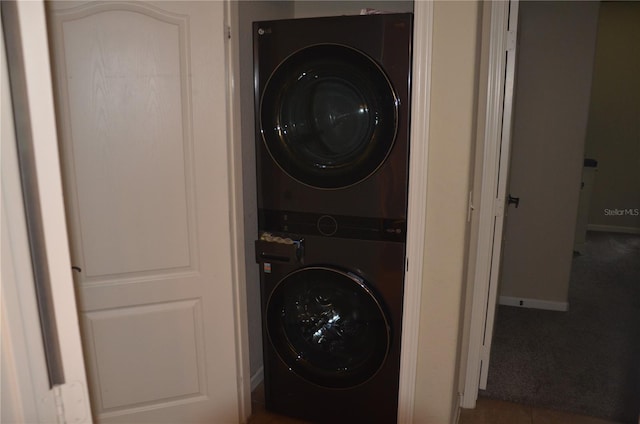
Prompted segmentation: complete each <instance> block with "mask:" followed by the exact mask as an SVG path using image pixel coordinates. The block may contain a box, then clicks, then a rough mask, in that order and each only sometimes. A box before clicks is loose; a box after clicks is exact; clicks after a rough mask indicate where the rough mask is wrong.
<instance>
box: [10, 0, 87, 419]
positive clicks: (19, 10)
mask: <svg viewBox="0 0 640 424" xmlns="http://www.w3.org/2000/svg"><path fill="white" fill-rule="evenodd" d="M13 6H14V7H15V10H14V12H15V17H14V16H12V17H10V18H9V19H14V21H13V22H12V27H13V29H12V30H11V31H12V38H13V43H10V40H8V39H7V40H6V42H7V51H9V50H12V52H13V54H12V55H11V56H12V57H13V58H14V59H16V62H15V63H12V69H11V71H12V72H15V74H13V75H12V78H11V79H12V84H14V83H16V81H18V83H17V84H16V85H14V86H13V87H14V88H16V90H15V91H14V90H12V95H13V99H12V100H13V104H12V105H11V106H10V109H15V111H16V115H17V114H20V115H21V116H19V119H16V120H15V122H16V123H17V125H16V129H15V130H16V131H15V135H16V138H19V140H18V143H20V144H21V145H22V146H25V145H26V146H29V147H28V149H30V152H31V154H30V155H24V156H22V157H23V158H25V157H26V156H30V163H32V164H33V165H34V166H33V168H34V172H33V173H32V174H31V173H30V174H29V176H28V177H29V180H30V181H31V182H34V184H29V187H28V188H29V189H30V191H29V194H30V198H31V199H32V200H33V201H34V202H37V203H38V205H39V211H38V210H37V209H35V210H33V212H34V213H33V214H32V215H31V216H30V218H29V219H30V222H31V224H32V226H33V225H37V226H38V227H40V230H41V231H37V232H36V233H38V235H39V236H40V237H36V238H34V239H33V240H36V239H37V241H38V245H39V246H41V247H42V250H43V251H45V252H46V258H43V259H42V260H41V261H39V262H38V264H36V266H37V267H38V269H39V270H40V274H39V275H44V274H46V275H47V276H48V278H44V279H42V280H41V283H42V282H44V283H43V287H45V288H48V289H47V290H46V291H47V292H48V294H49V296H47V297H48V300H49V301H50V305H52V309H51V310H50V311H51V312H52V313H51V314H50V315H48V318H47V320H51V321H53V322H55V326H54V327H57V331H52V332H51V333H50V334H51V338H50V339H49V340H50V341H51V342H52V344H50V345H49V346H55V347H54V348H53V350H50V352H53V351H58V353H59V361H53V362H51V361H50V364H52V365H53V364H55V363H58V364H59V365H60V364H61V365H62V370H58V371H56V372H52V369H51V368H49V370H48V372H47V366H46V365H45V361H46V359H45V356H46V355H45V349H44V345H43V342H42V337H40V334H41V328H39V327H40V326H39V325H38V324H37V323H38V318H37V317H38V308H37V306H36V300H35V289H34V281H33V278H32V273H31V271H32V269H35V267H34V266H32V260H31V254H30V252H29V247H28V246H29V241H28V240H27V237H26V226H27V222H26V221H25V216H24V212H23V208H22V206H23V201H22V196H23V188H22V187H20V183H19V181H20V177H19V176H18V175H17V171H15V172H13V170H12V169H11V168H15V169H17V151H16V145H15V141H14V140H13V137H12V136H13V134H8V133H6V132H5V131H9V130H13V129H14V128H13V125H12V124H13V122H11V121H9V122H5V124H7V125H6V127H7V128H6V129H5V128H4V127H3V140H2V143H3V148H2V154H3V156H4V155H5V154H7V155H9V156H11V157H10V158H5V157H3V158H2V159H3V165H6V164H9V167H8V168H9V169H5V167H3V169H2V197H3V199H2V202H3V204H2V213H3V216H2V218H3V234H2V236H3V239H4V240H3V247H6V246H10V251H9V252H5V251H3V252H2V253H3V255H2V256H3V262H4V259H8V260H9V263H3V267H2V268H3V275H2V276H3V281H2V285H3V289H4V288H9V290H7V292H5V293H4V295H9V300H6V299H5V298H3V299H2V303H3V305H2V309H3V310H2V312H3V317H2V324H3V331H2V333H3V334H2V336H3V340H2V345H3V346H2V353H3V365H6V366H8V368H9V369H8V370H5V371H6V372H7V374H8V377H5V375H4V374H5V373H3V389H4V388H5V384H4V383H5V382H8V388H9V393H5V392H3V393H2V395H3V403H4V402H5V401H8V402H7V403H6V404H5V405H3V407H5V408H7V410H10V411H11V414H9V415H8V416H5V415H4V412H3V418H6V419H14V418H15V419H16V420H20V419H21V418H24V419H25V420H27V421H29V420H31V419H32V418H35V417H36V416H37V419H38V420H39V421H48V420H51V421H53V420H55V421H58V422H63V421H64V422H77V423H90V422H91V411H90V406H89V396H88V390H87V380H86V375H85V369H84V359H83V356H82V346H81V342H80V329H79V325H78V316H77V313H76V302H75V292H74V286H73V278H72V276H71V263H70V258H69V249H68V245H69V244H68V238H67V231H66V221H65V214H64V201H63V195H62V181H61V178H60V165H59V160H58V145H57V136H56V120H55V111H54V107H53V90H52V84H51V73H50V69H51V67H50V63H49V49H48V40H47V32H46V23H45V9H44V3H43V1H42V0H40V1H30V2H16V3H15V4H14V5H13ZM12 13H13V12H12ZM3 30H4V29H3ZM4 41H5V40H3V44H4ZM4 53H5V52H4V49H3V51H2V54H3V57H2V61H3V62H4V59H5V56H4ZM3 66H4V64H3ZM4 78H5V76H4V73H3V79H4ZM4 85H5V84H4V81H3V89H6V87H4ZM3 94H5V93H3ZM3 100H4V99H3ZM4 106H6V105H3V107H4ZM5 112H7V111H5V110H4V109H3V117H6V115H5ZM16 117H17V116H16ZM5 137H6V138H5ZM5 160H6V162H5ZM5 224H6V228H5ZM4 230H8V233H9V234H5V232H4ZM7 236H8V237H7ZM34 245H35V244H34ZM32 248H33V246H32ZM5 254H6V256H5ZM5 265H6V268H9V270H10V271H11V272H8V273H5ZM6 277H8V278H6ZM5 278H6V280H5ZM47 282H48V284H47ZM8 302H11V304H8ZM5 307H6V308H5ZM5 319H6V321H5ZM21 329H22V330H24V329H28V330H30V331H29V332H28V333H23V332H20V330H21ZM50 330H51V328H50ZM42 331H44V329H43V330H42ZM5 336H7V337H8V339H5ZM56 336H57V337H56ZM56 345H57V346H56ZM18 355H20V356H18ZM47 374H49V378H47ZM27 376H28V377H29V379H25V378H24V377H27ZM5 378H6V380H5ZM34 404H35V405H36V411H34V410H33V406H34Z"/></svg>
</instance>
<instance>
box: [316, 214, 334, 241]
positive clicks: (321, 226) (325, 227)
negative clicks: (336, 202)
mask: <svg viewBox="0 0 640 424" xmlns="http://www.w3.org/2000/svg"><path fill="white" fill-rule="evenodd" d="M317 226H318V232H319V233H320V234H322V235H323V236H327V237H329V236H332V235H334V234H335V233H336V232H337V231H338V222H337V221H336V219H335V218H334V217H332V216H330V215H322V216H321V217H320V218H318V224H317Z"/></svg>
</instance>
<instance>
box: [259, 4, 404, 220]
mask: <svg viewBox="0 0 640 424" xmlns="http://www.w3.org/2000/svg"><path fill="white" fill-rule="evenodd" d="M253 31H254V82H255V100H256V104H255V111H256V149H257V150H256V162H257V183H258V187H257V189H258V208H259V210H260V213H261V216H263V215H262V213H263V212H264V213H267V214H274V213H275V214H276V215H277V214H281V213H284V212H293V213H297V214H302V215H303V214H305V213H313V214H320V215H321V216H322V215H329V216H332V217H366V218H374V219H390V220H405V219H406V209H407V181H408V153H409V152H408V150H409V149H408V146H409V145H408V128H409V106H410V102H409V92H410V90H409V83H410V68H411V39H412V15H411V14H386V15H371V16H339V17H327V18H309V19H290V20H281V21H266V22H256V23H254V26H253ZM334 219H338V218H334ZM261 224H262V222H261Z"/></svg>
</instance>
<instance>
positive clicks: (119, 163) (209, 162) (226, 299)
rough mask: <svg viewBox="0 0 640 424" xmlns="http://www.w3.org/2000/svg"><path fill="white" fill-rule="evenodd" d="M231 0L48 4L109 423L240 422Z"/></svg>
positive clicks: (92, 368)
mask: <svg viewBox="0 0 640 424" xmlns="http://www.w3.org/2000/svg"><path fill="white" fill-rule="evenodd" d="M224 8H225V4H224V3H223V2H169V1H159V2H139V1H136V2H113V1H106V2H88V3H69V2H52V3H49V10H48V22H49V27H50V36H51V43H52V55H53V62H54V65H53V67H54V85H55V86H56V94H57V99H56V103H57V110H58V121H59V132H60V139H61V156H62V162H63V173H64V183H65V195H66V206H67V214H68V221H69V224H70V233H71V234H70V235H71V245H72V248H71V250H72V264H73V266H74V267H76V268H74V269H75V272H74V274H75V281H76V285H77V291H78V296H79V299H80V309H81V311H80V317H81V323H82V331H83V339H84V349H85V356H86V360H87V364H88V371H89V380H90V387H91V390H90V391H91V396H92V406H93V410H94V414H95V416H96V418H97V420H98V421H99V422H103V423H106V422H127V423H131V422H154V423H159V422H166V423H187V422H206V423H216V424H218V423H236V422H239V421H240V420H241V417H240V415H241V414H240V412H239V392H240V389H239V383H238V380H239V379H238V376H239V375H241V374H240V370H239V367H240V364H239V363H238V361H239V360H238V359H237V358H238V355H237V344H236V341H235V340H236V327H235V324H234V323H235V322H236V320H235V319H234V314H235V309H234V290H233V284H234V283H233V272H232V259H233V258H232V250H231V230H230V228H231V225H230V216H231V214H230V184H229V177H228V176H229V165H228V157H229V153H228V149H229V147H228V144H227V142H228V124H227V115H228V114H227V109H226V108H227V106H226V104H227V103H226V99H227V91H226V90H227V88H226V87H227V84H226V81H227V77H226V65H225V63H226V61H225V59H224V58H225V43H226V36H225V33H226V31H225V30H224V28H225V24H224V21H225V20H224V14H225V11H224Z"/></svg>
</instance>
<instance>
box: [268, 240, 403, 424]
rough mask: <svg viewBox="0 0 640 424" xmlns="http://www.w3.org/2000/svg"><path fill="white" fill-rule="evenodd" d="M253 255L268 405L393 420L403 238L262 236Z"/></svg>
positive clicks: (329, 416)
mask: <svg viewBox="0 0 640 424" xmlns="http://www.w3.org/2000/svg"><path fill="white" fill-rule="evenodd" d="M256 258H257V261H258V263H259V264H260V268H261V269H260V280H261V290H262V314H263V350H264V388H265V400H266V407H267V409H268V410H271V411H274V412H277V413H281V414H285V415H289V416H294V417H297V418H301V419H304V420H308V421H312V422H326V423H342V422H348V423H393V422H396V416H397V410H398V381H399V380H398V378H399V377H398V375H399V374H398V370H399V364H400V333H401V330H402V328H401V318H402V295H403V290H402V287H403V279H404V272H403V271H404V268H403V265H404V243H399V242H394V241H380V240H358V239H342V238H335V237H333V238H332V237H322V236H305V237H304V238H303V237H301V236H300V235H287V234H285V235H278V236H274V234H272V233H267V234H263V236H262V237H261V239H260V240H258V241H257V242H256Z"/></svg>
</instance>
